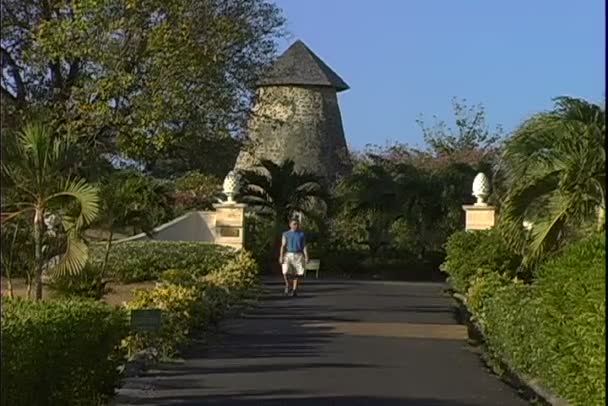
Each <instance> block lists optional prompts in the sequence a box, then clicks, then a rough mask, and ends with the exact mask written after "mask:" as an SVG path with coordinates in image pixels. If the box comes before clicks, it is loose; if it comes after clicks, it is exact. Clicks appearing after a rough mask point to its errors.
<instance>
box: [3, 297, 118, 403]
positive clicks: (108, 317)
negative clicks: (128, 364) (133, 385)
mask: <svg viewBox="0 0 608 406" xmlns="http://www.w3.org/2000/svg"><path fill="white" fill-rule="evenodd" d="M127 329H128V323H127V315H126V312H125V311H124V310H119V309H113V308H111V307H110V306H107V305H105V304H103V303H99V302H93V301H80V300H66V301H51V302H34V301H29V300H24V299H4V298H3V300H2V347H1V364H2V367H1V369H2V405H3V406H4V405H6V406H19V405H24V406H36V405H45V406H49V405H58V406H59V405H61V406H65V405H95V404H102V402H104V401H106V400H107V399H108V398H109V397H111V396H112V395H113V394H114V389H115V388H116V387H117V386H118V382H119V378H120V376H119V370H118V367H119V365H120V364H121V363H122V362H123V359H124V353H123V351H121V350H120V349H119V345H120V343H121V340H122V339H123V338H124V337H125V336H126V335H127V334H128V330H127Z"/></svg>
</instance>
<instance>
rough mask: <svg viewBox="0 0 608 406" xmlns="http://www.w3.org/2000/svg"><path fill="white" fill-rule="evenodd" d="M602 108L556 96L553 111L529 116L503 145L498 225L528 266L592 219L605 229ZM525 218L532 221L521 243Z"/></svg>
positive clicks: (604, 149) (604, 126) (579, 100)
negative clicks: (526, 238) (503, 184)
mask: <svg viewBox="0 0 608 406" xmlns="http://www.w3.org/2000/svg"><path fill="white" fill-rule="evenodd" d="M605 131H606V124H605V109H604V108H603V107H601V106H599V105H596V104H593V103H589V102H587V101H584V100H581V99H576V98H571V97H559V98H557V99H555V107H554V109H553V110H552V111H549V112H544V113H540V114H537V115H535V116H533V117H532V118H531V119H529V120H528V121H526V122H525V123H524V124H523V125H522V126H521V127H520V128H519V129H518V130H517V131H516V133H515V135H514V136H513V138H512V139H511V140H510V141H509V142H508V143H507V145H506V149H505V152H504V162H503V168H504V171H505V176H506V178H507V182H508V192H507V193H506V195H505V204H504V206H503V210H502V213H501V227H502V228H503V231H504V234H505V236H506V237H508V239H509V241H510V242H511V245H512V246H513V247H514V248H516V249H521V248H523V247H524V246H525V247H526V250H527V252H526V257H525V261H524V262H525V263H526V264H528V265H530V264H533V263H535V262H536V261H537V260H539V259H540V258H541V257H542V256H543V255H544V254H546V253H547V252H548V251H550V250H552V249H554V248H556V247H557V246H558V245H559V243H560V241H565V239H566V237H567V236H568V234H569V226H570V227H573V228H575V229H577V228H580V226H581V224H584V222H585V221H586V220H588V219H590V218H595V221H596V224H597V229H599V230H603V229H604V228H605V211H606V148H605V139H606V135H605ZM524 220H528V221H531V222H532V223H533V224H534V225H533V228H532V230H531V233H530V240H529V244H527V245H524V236H523V234H524V231H523V227H522V223H523V221H524Z"/></svg>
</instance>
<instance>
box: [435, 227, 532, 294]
mask: <svg viewBox="0 0 608 406" xmlns="http://www.w3.org/2000/svg"><path fill="white" fill-rule="evenodd" d="M446 251H447V255H446V259H445V262H444V263H443V265H442V270H443V271H444V272H446V273H447V274H448V275H449V276H450V278H449V281H450V284H451V285H452V286H453V287H454V289H455V290H457V291H459V292H463V293H466V291H467V289H468V288H469V286H470V284H471V282H472V279H473V277H475V275H476V274H477V273H479V272H484V271H489V272H494V273H497V274H499V275H503V276H505V277H507V278H513V277H515V276H516V273H517V269H518V266H519V264H520V262H521V257H518V256H517V255H515V254H513V253H512V252H511V251H510V250H509V249H508V248H507V246H506V244H505V243H504V241H503V239H502V236H501V235H500V234H499V233H498V232H497V231H496V230H487V231H475V232H468V231H459V232H457V233H454V234H452V236H450V238H449V240H448V242H447V244H446Z"/></svg>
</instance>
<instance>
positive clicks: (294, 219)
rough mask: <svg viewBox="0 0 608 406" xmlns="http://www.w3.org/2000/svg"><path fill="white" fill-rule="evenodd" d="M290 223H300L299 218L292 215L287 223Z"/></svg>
mask: <svg viewBox="0 0 608 406" xmlns="http://www.w3.org/2000/svg"><path fill="white" fill-rule="evenodd" d="M291 223H298V224H300V220H299V219H298V218H296V217H294V218H292V219H291V220H289V224H291Z"/></svg>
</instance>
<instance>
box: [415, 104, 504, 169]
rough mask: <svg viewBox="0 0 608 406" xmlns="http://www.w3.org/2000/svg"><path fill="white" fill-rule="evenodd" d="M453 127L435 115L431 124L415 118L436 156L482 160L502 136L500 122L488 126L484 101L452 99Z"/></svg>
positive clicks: (471, 161) (473, 160)
mask: <svg viewBox="0 0 608 406" xmlns="http://www.w3.org/2000/svg"><path fill="white" fill-rule="evenodd" d="M452 108H453V111H454V121H455V125H456V128H455V129H452V128H450V127H449V126H448V125H447V123H446V122H445V121H443V120H439V119H437V118H436V117H435V124H434V126H433V127H427V126H426V125H425V124H424V122H423V121H422V119H419V120H417V122H418V124H419V126H420V128H421V129H422V135H423V137H424V141H425V142H426V144H427V145H428V147H429V152H430V153H431V154H432V155H433V156H434V157H435V158H446V157H447V158H452V159H456V160H459V161H461V162H462V161H467V162H469V163H471V164H474V163H477V164H479V163H481V162H483V161H484V160H485V159H487V158H488V157H487V155H491V154H492V153H493V152H495V151H496V148H497V146H498V145H499V144H500V141H501V140H502V138H503V134H502V128H501V127H500V126H498V127H496V128H495V129H494V130H491V129H490V127H489V125H488V124H487V122H486V113H485V109H484V107H483V105H481V104H478V105H474V106H468V105H467V103H466V100H465V99H463V100H458V99H457V98H453V99H452Z"/></svg>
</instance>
